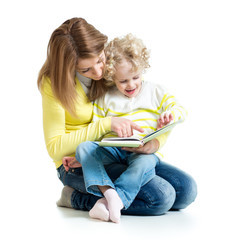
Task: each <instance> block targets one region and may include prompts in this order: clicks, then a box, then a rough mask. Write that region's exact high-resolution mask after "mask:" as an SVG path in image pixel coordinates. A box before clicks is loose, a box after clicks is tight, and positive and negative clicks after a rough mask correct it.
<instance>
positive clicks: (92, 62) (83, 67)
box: [77, 51, 106, 80]
mask: <svg viewBox="0 0 240 240" xmlns="http://www.w3.org/2000/svg"><path fill="white" fill-rule="evenodd" d="M105 60H106V59H105V53H104V51H102V52H101V53H100V54H99V56H96V57H92V58H86V59H78V64H77V71H78V72H79V73H80V74H81V75H82V76H84V77H87V78H91V79H93V80H100V79H101V78H102V76H103V70H104V65H105Z"/></svg>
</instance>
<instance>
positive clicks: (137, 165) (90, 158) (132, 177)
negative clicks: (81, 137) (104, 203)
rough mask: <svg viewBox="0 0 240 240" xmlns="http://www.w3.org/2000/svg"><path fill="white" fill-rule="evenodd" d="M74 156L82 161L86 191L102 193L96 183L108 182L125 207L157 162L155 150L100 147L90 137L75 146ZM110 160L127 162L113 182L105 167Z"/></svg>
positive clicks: (153, 173) (152, 173)
mask: <svg viewBox="0 0 240 240" xmlns="http://www.w3.org/2000/svg"><path fill="white" fill-rule="evenodd" d="M76 159H77V161H79V162H80V163H81V164H82V170H83V176H84V182H85V186H86V190H87V192H88V193H91V194H94V195H96V196H99V197H102V196H103V195H102V193H101V191H100V190H99V188H98V186H110V187H112V188H114V189H115V190H116V191H117V193H118V195H119V197H120V198H121V200H122V202H123V205H124V209H127V208H128V207H129V206H130V205H131V203H132V202H133V200H134V199H135V197H136V196H137V194H138V192H139V190H140V188H141V187H142V186H143V185H145V184H146V183H147V182H149V181H150V180H151V179H152V178H153V177H154V176H155V167H156V164H157V163H158V162H159V159H158V157H157V156H156V155H155V154H137V153H131V152H127V151H124V150H122V149H121V148H117V147H99V145H98V143H96V142H90V141H87V142H84V143H81V144H80V145H79V146H78V147H77V150H76ZM113 163H121V164H126V165H127V166H128V167H127V169H126V170H125V171H124V172H123V173H122V174H121V175H120V176H119V177H118V178H117V179H116V180H115V181H114V182H112V180H111V179H110V178H109V176H108V174H107V172H106V170H105V167H104V166H106V165H109V164H113Z"/></svg>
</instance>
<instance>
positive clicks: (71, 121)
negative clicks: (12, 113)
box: [41, 77, 169, 168]
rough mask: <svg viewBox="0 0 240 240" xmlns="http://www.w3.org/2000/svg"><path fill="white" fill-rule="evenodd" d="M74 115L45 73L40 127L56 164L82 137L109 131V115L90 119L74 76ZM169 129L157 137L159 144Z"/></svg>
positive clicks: (90, 111) (90, 112)
mask: <svg viewBox="0 0 240 240" xmlns="http://www.w3.org/2000/svg"><path fill="white" fill-rule="evenodd" d="M76 91H77V93H78V95H79V98H78V101H77V103H76V114H77V117H73V116H71V115H70V114H69V113H68V112H67V111H66V110H65V109H64V108H63V107H62V105H61V103H60V102H59V101H58V100H57V99H56V97H55V96H54V94H53V92H52V88H51V82H50V79H49V78H47V77H45V78H44V79H43V84H42V88H41V94H42V107H43V130H44V138H45V144H46V147H47V151H48V154H49V156H50V157H51V158H52V159H53V161H54V163H55V165H56V168H58V167H60V166H61V165H62V158H63V157H64V156H70V155H74V154H75V150H76V148H77V146H78V145H79V144H80V143H82V142H85V141H96V140H98V139H99V138H101V137H102V136H103V135H105V134H106V133H108V132H110V131H111V117H105V118H103V119H100V120H98V121H96V122H91V121H92V117H93V105H92V103H91V102H89V101H88V98H87V96H86V94H85V92H84V90H83V88H82V86H81V84H80V82H79V81H78V79H77V78H76ZM168 134H169V133H166V134H163V135H161V136H159V137H158V138H157V139H158V141H159V143H160V146H161V147H162V146H163V145H164V144H165V142H166V140H167V137H168Z"/></svg>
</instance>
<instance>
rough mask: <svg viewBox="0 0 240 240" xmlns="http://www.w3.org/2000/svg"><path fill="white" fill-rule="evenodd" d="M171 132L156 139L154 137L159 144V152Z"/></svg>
mask: <svg viewBox="0 0 240 240" xmlns="http://www.w3.org/2000/svg"><path fill="white" fill-rule="evenodd" d="M170 133H171V131H168V132H166V133H164V134H162V135H160V136H158V137H156V139H157V140H158V142H159V149H158V150H160V149H161V148H162V147H163V146H164V145H165V143H166V142H167V139H168V136H169V135H170Z"/></svg>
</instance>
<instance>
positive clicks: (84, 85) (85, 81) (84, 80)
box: [76, 72, 92, 93]
mask: <svg viewBox="0 0 240 240" xmlns="http://www.w3.org/2000/svg"><path fill="white" fill-rule="evenodd" d="M76 76H77V78H78V80H79V81H80V83H81V85H82V88H83V90H84V92H85V93H88V91H89V89H90V87H91V84H92V79H90V78H87V77H84V76H83V75H81V74H80V73H79V72H76Z"/></svg>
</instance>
